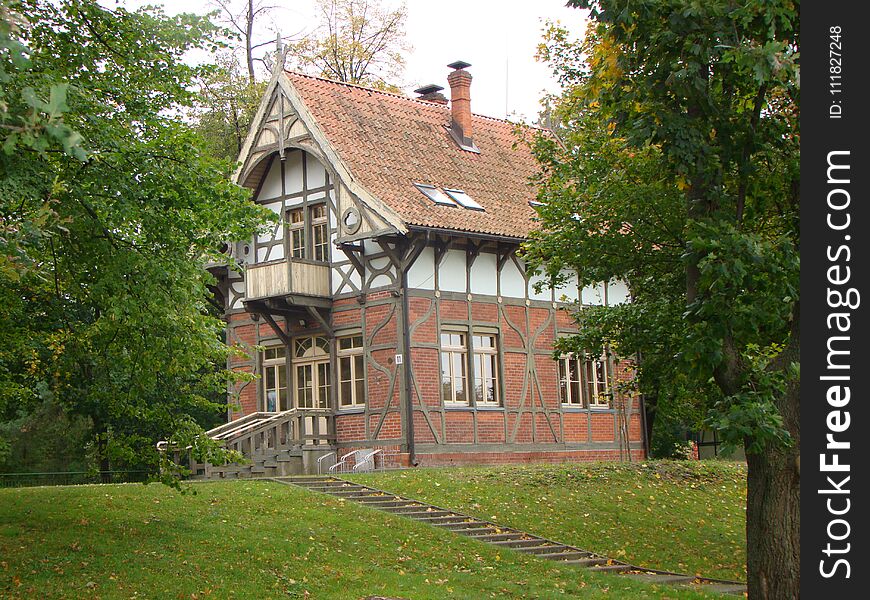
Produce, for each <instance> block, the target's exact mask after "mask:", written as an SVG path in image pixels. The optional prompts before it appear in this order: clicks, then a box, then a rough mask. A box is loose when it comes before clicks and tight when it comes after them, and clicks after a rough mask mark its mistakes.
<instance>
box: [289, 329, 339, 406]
mask: <svg viewBox="0 0 870 600" xmlns="http://www.w3.org/2000/svg"><path fill="white" fill-rule="evenodd" d="M293 364H294V373H295V378H296V388H295V391H294V399H295V401H296V407H297V408H323V409H327V408H329V407H330V406H331V403H330V395H331V392H332V390H331V386H330V372H329V368H330V365H329V340H327V339H326V338H324V337H319V336H315V337H308V338H300V339H297V340H296V342H295V349H294V357H293Z"/></svg>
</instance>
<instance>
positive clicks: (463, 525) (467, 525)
mask: <svg viewBox="0 0 870 600" xmlns="http://www.w3.org/2000/svg"><path fill="white" fill-rule="evenodd" d="M433 525H435V527H443V528H444V529H450V530H451V531H458V530H460V529H476V528H480V527H483V526H486V525H487V524H486V523H484V522H483V521H469V520H468V519H467V518H466V519H465V520H463V521H459V522H457V523H433ZM492 532H493V533H498V532H497V531H496V530H495V529H493V530H492Z"/></svg>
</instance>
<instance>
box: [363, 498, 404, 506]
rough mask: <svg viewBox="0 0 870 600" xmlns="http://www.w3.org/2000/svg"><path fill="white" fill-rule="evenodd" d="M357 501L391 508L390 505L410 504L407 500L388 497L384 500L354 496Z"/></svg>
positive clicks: (367, 504)
mask: <svg viewBox="0 0 870 600" xmlns="http://www.w3.org/2000/svg"><path fill="white" fill-rule="evenodd" d="M354 500H355V501H356V502H359V503H360V504H364V505H366V506H371V507H374V508H390V507H398V506H408V501H407V500H390V499H389V498H386V499H384V500H360V499H359V498H354Z"/></svg>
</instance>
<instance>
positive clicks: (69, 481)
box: [0, 471, 152, 488]
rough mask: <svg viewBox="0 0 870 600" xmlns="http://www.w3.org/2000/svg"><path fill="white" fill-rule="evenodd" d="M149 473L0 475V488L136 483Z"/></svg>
mask: <svg viewBox="0 0 870 600" xmlns="http://www.w3.org/2000/svg"><path fill="white" fill-rule="evenodd" d="M151 474H152V473H151V472H150V471H60V472H55V473H0V488H16V487H33V486H38V485H81V484H84V483H136V482H143V481H145V480H146V479H148V476H149V475H151Z"/></svg>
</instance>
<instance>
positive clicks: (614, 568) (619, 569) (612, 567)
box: [589, 564, 631, 573]
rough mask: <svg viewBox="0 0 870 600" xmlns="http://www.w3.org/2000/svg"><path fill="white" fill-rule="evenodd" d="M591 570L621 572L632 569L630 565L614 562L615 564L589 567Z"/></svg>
mask: <svg viewBox="0 0 870 600" xmlns="http://www.w3.org/2000/svg"><path fill="white" fill-rule="evenodd" d="M589 570H590V571H600V572H602V573H621V572H623V571H631V566H630V565H621V564H613V565H598V566H595V567H589Z"/></svg>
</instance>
